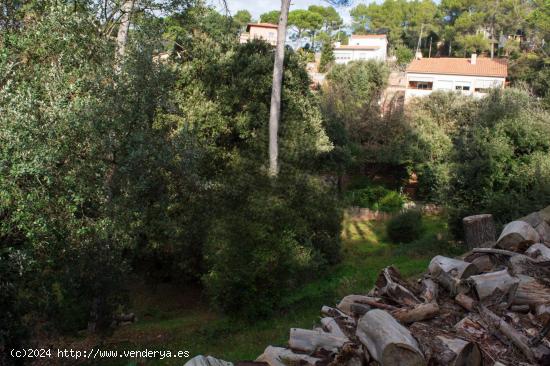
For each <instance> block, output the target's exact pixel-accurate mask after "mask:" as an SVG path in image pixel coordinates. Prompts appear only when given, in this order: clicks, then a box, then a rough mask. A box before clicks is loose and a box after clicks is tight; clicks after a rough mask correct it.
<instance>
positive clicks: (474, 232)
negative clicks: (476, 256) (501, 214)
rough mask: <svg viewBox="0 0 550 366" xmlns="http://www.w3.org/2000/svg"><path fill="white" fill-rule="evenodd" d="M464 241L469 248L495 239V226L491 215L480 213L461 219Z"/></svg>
mask: <svg viewBox="0 0 550 366" xmlns="http://www.w3.org/2000/svg"><path fill="white" fill-rule="evenodd" d="M462 226H463V228H464V239H465V240H464V241H465V242H466V246H467V247H468V248H469V249H472V248H476V247H479V246H481V245H483V244H484V243H487V242H494V241H495V239H496V228H495V221H494V220H493V215H491V214H482V215H474V216H468V217H465V218H463V219H462Z"/></svg>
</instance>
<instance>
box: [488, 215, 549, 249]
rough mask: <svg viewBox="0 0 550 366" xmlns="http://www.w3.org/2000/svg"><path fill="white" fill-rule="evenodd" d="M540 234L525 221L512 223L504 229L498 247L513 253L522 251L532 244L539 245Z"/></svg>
mask: <svg viewBox="0 0 550 366" xmlns="http://www.w3.org/2000/svg"><path fill="white" fill-rule="evenodd" d="M539 240H540V238H539V234H538V233H537V232H536V230H535V229H533V227H532V226H531V225H529V224H528V223H526V222H524V221H512V222H510V223H509V224H508V225H506V226H505V227H504V230H502V233H501V234H500V237H499V238H498V240H497V246H498V247H499V248H502V249H506V250H511V251H516V252H517V251H521V250H524V249H526V248H527V247H529V246H530V245H531V244H534V243H538V242H539Z"/></svg>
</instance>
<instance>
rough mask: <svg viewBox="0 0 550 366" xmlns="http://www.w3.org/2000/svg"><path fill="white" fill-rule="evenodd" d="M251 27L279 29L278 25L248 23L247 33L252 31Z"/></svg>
mask: <svg viewBox="0 0 550 366" xmlns="http://www.w3.org/2000/svg"><path fill="white" fill-rule="evenodd" d="M250 27H260V28H274V29H277V28H279V26H278V25H277V24H271V23H248V25H247V26H246V31H247V32H248V31H249V30H250Z"/></svg>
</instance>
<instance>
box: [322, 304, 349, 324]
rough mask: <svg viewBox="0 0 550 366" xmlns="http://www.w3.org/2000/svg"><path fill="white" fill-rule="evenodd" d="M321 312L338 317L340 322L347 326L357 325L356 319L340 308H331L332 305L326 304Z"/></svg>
mask: <svg viewBox="0 0 550 366" xmlns="http://www.w3.org/2000/svg"><path fill="white" fill-rule="evenodd" d="M321 314H323V315H325V316H329V317H331V318H334V319H337V320H338V321H339V322H342V323H343V324H345V325H346V326H353V327H355V320H354V319H353V318H352V317H351V316H349V315H347V314H346V313H344V312H343V311H341V310H339V309H336V308H331V307H330V306H326V305H325V306H323V307H322V308H321Z"/></svg>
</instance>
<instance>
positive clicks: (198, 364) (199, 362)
mask: <svg viewBox="0 0 550 366" xmlns="http://www.w3.org/2000/svg"><path fill="white" fill-rule="evenodd" d="M183 366H233V363H231V362H227V361H223V360H220V359H217V358H214V357H212V356H196V357H193V358H192V359H190V360H189V361H187V362H186V363H185V364H184V365H183Z"/></svg>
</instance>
